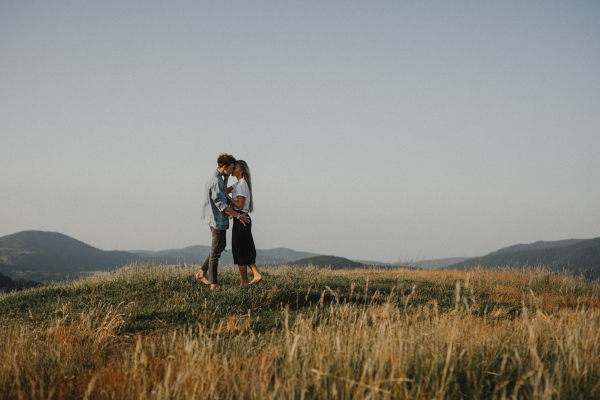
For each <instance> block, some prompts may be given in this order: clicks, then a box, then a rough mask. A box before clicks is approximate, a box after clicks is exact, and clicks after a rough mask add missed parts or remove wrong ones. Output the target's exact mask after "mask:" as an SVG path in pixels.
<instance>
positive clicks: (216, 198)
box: [210, 184, 229, 212]
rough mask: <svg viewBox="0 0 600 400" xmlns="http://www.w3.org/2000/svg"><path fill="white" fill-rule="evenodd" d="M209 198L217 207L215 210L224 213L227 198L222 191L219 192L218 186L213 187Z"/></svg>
mask: <svg viewBox="0 0 600 400" xmlns="http://www.w3.org/2000/svg"><path fill="white" fill-rule="evenodd" d="M210 197H211V198H212V200H213V202H214V203H215V207H217V209H218V210H219V211H221V212H224V211H225V209H226V208H227V207H228V206H229V205H228V204H227V197H225V193H224V192H223V190H221V188H220V185H219V184H217V185H215V186H213V188H212V190H211V194H210Z"/></svg>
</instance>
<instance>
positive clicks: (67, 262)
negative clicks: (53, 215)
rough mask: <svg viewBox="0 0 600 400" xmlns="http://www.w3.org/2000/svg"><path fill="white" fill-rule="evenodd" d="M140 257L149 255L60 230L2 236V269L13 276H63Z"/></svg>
mask: <svg viewBox="0 0 600 400" xmlns="http://www.w3.org/2000/svg"><path fill="white" fill-rule="evenodd" d="M140 259H146V258H144V257H141V256H139V255H136V254H132V253H128V252H125V251H104V250H100V249H97V248H95V247H92V246H90V245H88V244H85V243H83V242H80V241H79V240H76V239H73V238H71V237H69V236H67V235H63V234H62V233H56V232H42V231H24V232H19V233H15V234H13V235H7V236H3V237H1V238H0V263H1V264H0V272H1V273H3V274H5V275H9V276H12V277H13V278H14V277H15V276H18V277H23V278H24V279H33V280H42V281H50V280H52V279H54V280H60V279H62V278H64V276H65V275H71V276H75V275H76V274H78V273H79V272H83V271H102V270H104V271H105V270H108V269H114V268H116V267H120V266H121V265H123V264H126V263H129V262H131V261H136V260H140ZM53 277H55V278H53Z"/></svg>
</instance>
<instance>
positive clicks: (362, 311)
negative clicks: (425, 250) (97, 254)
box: [0, 264, 600, 399]
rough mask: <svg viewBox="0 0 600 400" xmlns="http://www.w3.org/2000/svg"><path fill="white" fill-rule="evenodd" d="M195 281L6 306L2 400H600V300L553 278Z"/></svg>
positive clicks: (146, 283) (76, 287) (121, 286)
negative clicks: (216, 286)
mask: <svg viewBox="0 0 600 400" xmlns="http://www.w3.org/2000/svg"><path fill="white" fill-rule="evenodd" d="M194 273H195V270H194V269H193V268H173V267H167V266H157V265H141V264H137V265H132V266H130V267H128V268H125V269H124V270H122V271H119V272H117V273H114V274H111V275H106V276H100V277H95V278H92V279H88V280H85V281H78V282H71V283H68V284H65V285H57V286H54V287H46V288H40V289H35V290H29V291H23V292H19V293H14V294H10V295H5V296H3V297H0V318H1V319H2V320H1V321H0V322H1V323H2V325H1V326H2V328H1V329H0V359H1V360H2V363H0V393H1V394H2V396H0V397H2V398H7V399H12V398H15V399H47V398H89V399H113V398H116V399H132V398H136V399H352V398H356V399H366V398H372V399H432V398H435V399H445V398H446V399H455V398H469V399H470V398H480V399H488V398H489V399H507V398H514V399H519V398H532V399H557V398H599V397H600V311H599V308H600V307H599V305H600V302H599V299H598V294H599V293H600V290H599V287H598V285H597V284H596V283H590V282H587V281H585V280H583V279H580V278H576V277H573V276H568V275H560V274H555V273H551V272H548V271H544V270H540V269H538V270H527V271H512V272H511V271H496V272H487V271H470V272H461V271H431V270H402V269H399V270H355V271H330V270H319V269H315V268H307V269H297V268H296V269H295V268H290V267H286V266H281V267H279V268H273V269H270V270H267V271H265V281H264V283H265V284H264V285H262V286H258V287H254V288H252V287H238V286H237V283H238V279H239V278H238V276H237V275H236V274H235V271H233V270H225V271H223V272H222V283H223V285H224V287H225V289H224V290H222V291H220V292H210V291H209V290H207V288H206V287H204V286H201V285H200V284H198V283H197V282H196V280H195V279H194V277H193V275H194Z"/></svg>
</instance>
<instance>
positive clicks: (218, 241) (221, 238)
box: [202, 226, 227, 285]
mask: <svg viewBox="0 0 600 400" xmlns="http://www.w3.org/2000/svg"><path fill="white" fill-rule="evenodd" d="M210 231H211V232H212V243H211V245H210V254H209V255H208V257H206V260H204V263H203V264H202V271H204V274H205V275H206V273H207V271H210V272H209V273H208V276H207V278H208V281H209V282H210V283H211V284H212V285H217V284H218V282H217V267H218V266H219V258H220V257H221V253H222V252H223V250H225V246H226V245H227V236H226V234H227V229H215V228H213V227H212V226H211V227H210Z"/></svg>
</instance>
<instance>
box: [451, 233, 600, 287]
mask: <svg viewBox="0 0 600 400" xmlns="http://www.w3.org/2000/svg"><path fill="white" fill-rule="evenodd" d="M514 249H517V250H516V251H514ZM478 265H480V266H482V267H483V268H494V267H503V266H525V265H530V266H537V265H545V266H548V267H549V268H551V269H553V270H556V271H562V270H569V271H573V272H575V273H580V272H584V274H585V276H586V277H588V278H590V279H597V278H600V238H595V239H570V240H560V241H557V242H536V243H532V244H520V245H515V246H510V247H506V248H503V249H500V250H498V251H495V252H493V253H490V254H488V255H486V256H483V257H476V258H470V259H468V260H466V261H463V262H460V263H456V264H452V265H450V266H448V267H446V268H447V269H469V268H473V267H475V266H478Z"/></svg>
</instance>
